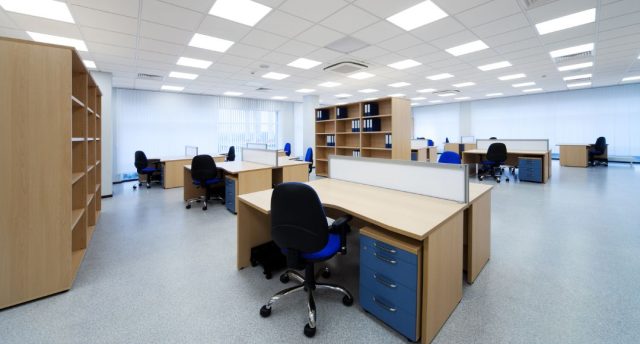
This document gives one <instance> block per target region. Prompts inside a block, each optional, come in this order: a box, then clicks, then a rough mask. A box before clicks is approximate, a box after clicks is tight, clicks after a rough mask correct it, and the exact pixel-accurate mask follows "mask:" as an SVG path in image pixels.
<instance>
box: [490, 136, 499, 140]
mask: <svg viewBox="0 0 640 344" xmlns="http://www.w3.org/2000/svg"><path fill="white" fill-rule="evenodd" d="M489 140H497V138H496V137H495V136H491V137H490V138H489Z"/></svg>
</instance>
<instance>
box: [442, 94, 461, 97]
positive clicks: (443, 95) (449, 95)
mask: <svg viewBox="0 0 640 344" xmlns="http://www.w3.org/2000/svg"><path fill="white" fill-rule="evenodd" d="M455 95H457V93H439V94H438V97H453V96H455Z"/></svg>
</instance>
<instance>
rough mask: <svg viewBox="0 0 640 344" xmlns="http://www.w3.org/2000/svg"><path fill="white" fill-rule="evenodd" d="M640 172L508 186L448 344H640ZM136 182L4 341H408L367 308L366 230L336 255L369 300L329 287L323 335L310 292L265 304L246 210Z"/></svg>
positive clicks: (118, 195) (496, 201) (110, 205)
mask: <svg viewBox="0 0 640 344" xmlns="http://www.w3.org/2000/svg"><path fill="white" fill-rule="evenodd" d="M639 177H640V166H635V167H630V166H629V165H628V164H612V165H611V166H609V167H608V168H605V167H599V168H589V169H581V168H560V167H559V166H558V162H557V161H555V162H554V170H553V177H552V178H551V181H550V183H548V184H545V185H540V184H533V183H524V182H522V183H513V182H512V183H509V184H507V183H502V184H500V185H497V186H496V188H495V189H494V192H493V213H492V216H493V225H492V255H491V260H490V262H489V264H488V265H487V266H486V268H485V269H484V271H483V272H482V273H481V274H480V276H479V277H478V279H477V281H476V283H475V284H474V285H472V286H469V285H465V288H464V297H463V298H462V301H461V303H460V304H459V305H458V307H457V308H456V310H455V311H454V313H453V315H452V316H451V318H450V319H449V320H448V321H447V323H446V324H445V326H444V327H443V329H442V330H441V332H440V333H439V334H438V336H437V337H436V339H435V340H434V343H637V342H638V341H639V338H640V296H639V294H638V291H639V290H640V253H639V252H640V216H639V215H638V211H640V178H639ZM485 183H489V184H492V183H493V182H487V181H485ZM131 185H132V184H131V183H127V184H123V185H117V186H115V190H114V198H112V199H105V200H104V201H103V212H102V216H101V218H100V222H99V224H98V227H97V230H96V232H95V235H94V237H93V241H92V242H91V246H90V249H89V250H88V253H87V255H86V258H85V260H84V262H83V263H82V266H81V269H80V272H79V274H78V277H77V280H76V282H75V284H74V286H73V289H72V290H70V291H69V292H66V293H62V294H59V295H55V296H52V297H48V298H45V299H42V300H38V301H35V302H30V303H27V304H23V305H20V306H17V307H13V308H10V309H6V310H3V311H0V343H3V344H5V343H21V344H22V343H269V342H271V343H299V342H309V343H311V342H315V343H341V342H343V343H346V342H350V343H406V339H404V338H403V337H401V336H400V335H398V334H396V333H395V332H393V331H392V330H390V329H389V328H387V327H385V326H384V325H382V324H381V323H380V322H378V321H377V320H375V319H374V318H372V317H371V316H369V315H368V314H366V313H364V312H363V311H362V310H361V309H360V307H359V306H357V291H358V282H357V274H358V251H357V238H355V236H351V237H350V239H351V245H350V253H349V255H347V256H345V257H337V258H335V259H334V261H332V262H331V265H332V266H334V267H335V268H334V270H333V277H332V280H333V281H334V282H336V283H339V284H343V285H344V286H346V287H348V288H350V290H351V291H352V292H353V293H354V294H355V295H356V304H355V305H354V306H353V307H350V308H347V307H344V306H343V305H342V303H341V302H340V297H339V296H337V295H334V294H330V293H327V294H325V293H321V294H319V295H318V296H317V297H316V302H317V304H318V332H317V334H316V337H315V338H314V339H313V340H309V339H307V338H305V337H304V335H303V334H302V328H303V326H304V324H305V316H306V309H305V300H304V296H303V294H299V295H297V296H293V297H290V298H287V299H284V300H282V301H281V302H280V303H278V304H277V305H276V306H274V309H273V314H272V316H271V317H270V318H268V319H263V318H261V317H260V315H259V314H258V310H259V308H260V306H261V305H262V304H263V303H264V302H265V301H266V299H267V298H268V297H269V296H270V295H271V294H273V293H274V292H276V291H278V290H280V289H282V288H283V285H282V284H281V283H280V282H279V281H278V279H277V278H274V279H272V280H265V279H264V278H263V276H262V273H261V270H259V269H258V268H248V269H244V270H241V271H238V270H236V268H235V245H236V237H235V224H236V218H235V216H234V215H231V214H230V213H228V212H227V211H226V210H225V208H223V206H221V205H213V206H210V207H209V210H208V211H206V212H203V211H202V210H200V209H198V208H193V209H191V210H185V209H184V207H183V206H182V189H173V190H162V189H159V188H153V189H151V190H146V189H142V190H138V191H132V190H131ZM381 201H384V200H381Z"/></svg>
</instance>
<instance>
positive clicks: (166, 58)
mask: <svg viewBox="0 0 640 344" xmlns="http://www.w3.org/2000/svg"><path fill="white" fill-rule="evenodd" d="M138 59H139V60H145V61H154V62H161V63H166V64H169V65H173V64H174V63H176V61H177V60H178V56H176V55H168V54H160V53H155V52H151V51H145V50H139V51H138Z"/></svg>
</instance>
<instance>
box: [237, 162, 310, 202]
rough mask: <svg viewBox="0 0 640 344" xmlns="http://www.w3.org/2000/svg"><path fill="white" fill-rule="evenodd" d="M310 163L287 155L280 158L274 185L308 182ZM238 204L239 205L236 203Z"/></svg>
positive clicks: (274, 172)
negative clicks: (292, 158)
mask: <svg viewBox="0 0 640 344" xmlns="http://www.w3.org/2000/svg"><path fill="white" fill-rule="evenodd" d="M308 181H309V163H308V162H306V161H300V160H291V159H289V157H287V156H286V155H285V156H284V157H280V158H278V167H274V168H273V184H274V185H277V184H280V183H285V182H308ZM236 204H237V203H236Z"/></svg>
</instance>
